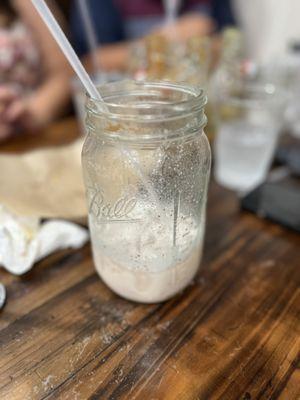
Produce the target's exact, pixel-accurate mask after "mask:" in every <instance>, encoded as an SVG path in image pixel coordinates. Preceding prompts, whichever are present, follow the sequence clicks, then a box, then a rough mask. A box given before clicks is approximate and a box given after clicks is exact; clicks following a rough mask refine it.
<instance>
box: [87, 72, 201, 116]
mask: <svg viewBox="0 0 300 400" xmlns="http://www.w3.org/2000/svg"><path fill="white" fill-rule="evenodd" d="M98 89H99V92H100V93H101V95H102V98H103V99H101V100H98V99H94V98H91V97H90V96H89V95H87V103H86V108H87V111H88V112H91V113H92V114H94V115H99V114H101V116H104V117H107V118H114V119H118V118H121V119H126V120H138V121H139V122H143V121H144V122H149V121H151V120H156V121H157V122H159V121H160V119H161V120H163V121H166V120H173V119H177V118H181V117H182V115H183V114H184V115H187V114H189V113H190V114H193V113H195V112H198V111H200V110H203V109H204V106H205V105H206V103H207V97H206V94H205V91H204V90H203V89H201V88H200V87H198V86H193V85H187V84H177V83H171V82H165V81H135V80H129V79H128V80H122V81H117V82H110V83H106V84H103V85H99V86H98ZM159 90H161V91H163V90H164V91H165V92H166V93H169V94H171V92H172V93H173V95H174V96H175V97H176V94H177V97H180V95H181V97H182V98H181V99H180V98H178V99H174V100H171V99H170V100H169V101H166V102H164V103H159V102H156V103H155V102H153V101H150V100H148V102H146V103H145V102H144V103H143V102H141V103H137V102H135V103H130V102H126V103H123V104H122V103H120V102H119V100H120V99H121V98H124V97H126V96H127V97H129V95H132V96H143V95H144V96H145V95H146V94H149V95H151V94H152V95H153V96H154V95H156V96H157V95H158V92H159ZM112 100H113V101H112ZM162 106H163V109H164V112H161V114H159V115H158V114H157V113H155V112H153V111H154V110H155V108H157V107H162ZM137 111H140V112H138V113H137ZM151 111H152V112H151Z"/></svg>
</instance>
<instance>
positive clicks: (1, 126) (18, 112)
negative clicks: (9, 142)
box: [0, 86, 40, 140]
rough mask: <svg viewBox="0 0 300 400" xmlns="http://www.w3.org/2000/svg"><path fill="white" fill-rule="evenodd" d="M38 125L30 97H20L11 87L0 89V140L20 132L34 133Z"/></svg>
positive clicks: (36, 114)
mask: <svg viewBox="0 0 300 400" xmlns="http://www.w3.org/2000/svg"><path fill="white" fill-rule="evenodd" d="M35 108H36V110H35ZM39 125H40V121H39V118H38V110H37V107H34V104H33V101H32V99H31V98H30V97H25V96H21V95H20V94H19V93H18V91H17V90H16V89H14V88H13V87H3V86H2V87H0V140H5V139H7V138H8V137H10V136H12V135H14V134H16V133H18V132H20V131H22V130H23V131H24V130H26V131H34V130H36V129H37V128H38V127H39Z"/></svg>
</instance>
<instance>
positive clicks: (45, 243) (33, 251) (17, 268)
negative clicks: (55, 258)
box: [0, 206, 89, 275]
mask: <svg viewBox="0 0 300 400" xmlns="http://www.w3.org/2000/svg"><path fill="white" fill-rule="evenodd" d="M88 238H89V235H88V231H87V230H86V229H85V228H82V227H81V226H79V225H76V224H74V223H72V222H68V221H63V220H54V219H53V220H49V221H46V222H44V223H41V221H40V220H39V219H38V218H36V217H27V218H22V217H17V216H16V215H13V214H11V213H10V212H9V211H7V210H5V208H4V207H3V206H2V207H1V206H0V265H2V266H3V267H4V268H5V269H6V270H7V271H9V272H11V273H12V274H15V275H21V274H24V273H25V272H27V271H29V270H30V269H31V268H32V266H33V264H34V263H35V262H37V261H39V260H41V259H42V258H44V257H46V256H48V255H49V254H51V253H53V252H55V251H57V250H61V249H66V248H75V249H76V248H80V247H82V246H83V245H84V244H85V243H86V242H87V241H88Z"/></svg>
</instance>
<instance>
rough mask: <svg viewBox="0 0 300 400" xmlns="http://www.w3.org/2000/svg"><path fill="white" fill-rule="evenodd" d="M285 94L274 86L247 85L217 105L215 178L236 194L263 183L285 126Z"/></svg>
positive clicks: (222, 98)
mask: <svg viewBox="0 0 300 400" xmlns="http://www.w3.org/2000/svg"><path fill="white" fill-rule="evenodd" d="M284 103H285V95H284V94H283V93H282V92H281V91H279V90H276V89H275V87H274V86H273V85H264V86H257V85H247V86H242V87H240V88H238V89H236V90H235V91H234V92H231V93H230V94H224V95H223V96H222V97H221V98H220V99H219V100H218V104H217V110H216V112H217V118H218V129H217V135H216V140H215V145H214V153H215V169H214V172H215V178H216V180H217V182H218V183H220V184H221V185H223V186H225V187H228V188H230V189H233V190H236V191H241V192H245V191H249V190H251V189H253V188H254V187H255V186H257V185H259V184H260V183H262V182H263V181H264V179H265V177H266V175H267V172H268V170H269V167H270V164H271V161H272V158H273V155H274V151H275V148H276V144H277V140H278V137H279V133H280V130H281V127H282V123H283V114H284Z"/></svg>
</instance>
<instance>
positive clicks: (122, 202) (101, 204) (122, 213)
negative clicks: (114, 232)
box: [89, 189, 137, 223]
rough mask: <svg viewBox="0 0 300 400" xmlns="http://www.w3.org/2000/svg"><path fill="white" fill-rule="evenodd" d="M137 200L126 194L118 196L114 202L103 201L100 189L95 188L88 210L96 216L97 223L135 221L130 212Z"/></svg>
mask: <svg viewBox="0 0 300 400" xmlns="http://www.w3.org/2000/svg"><path fill="white" fill-rule="evenodd" d="M136 204H137V200H136V199H135V198H134V197H130V196H128V195H126V196H123V197H120V198H119V199H118V200H116V201H115V202H111V203H109V202H105V197H104V194H103V191H102V190H101V189H96V190H95V192H94V194H93V196H92V198H91V201H90V205H89V212H90V213H91V214H92V215H94V216H95V217H96V218H97V222H98V223H109V222H136V221H137V219H133V218H132V217H131V216H130V214H131V213H132V211H133V210H134V208H135V206H136Z"/></svg>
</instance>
